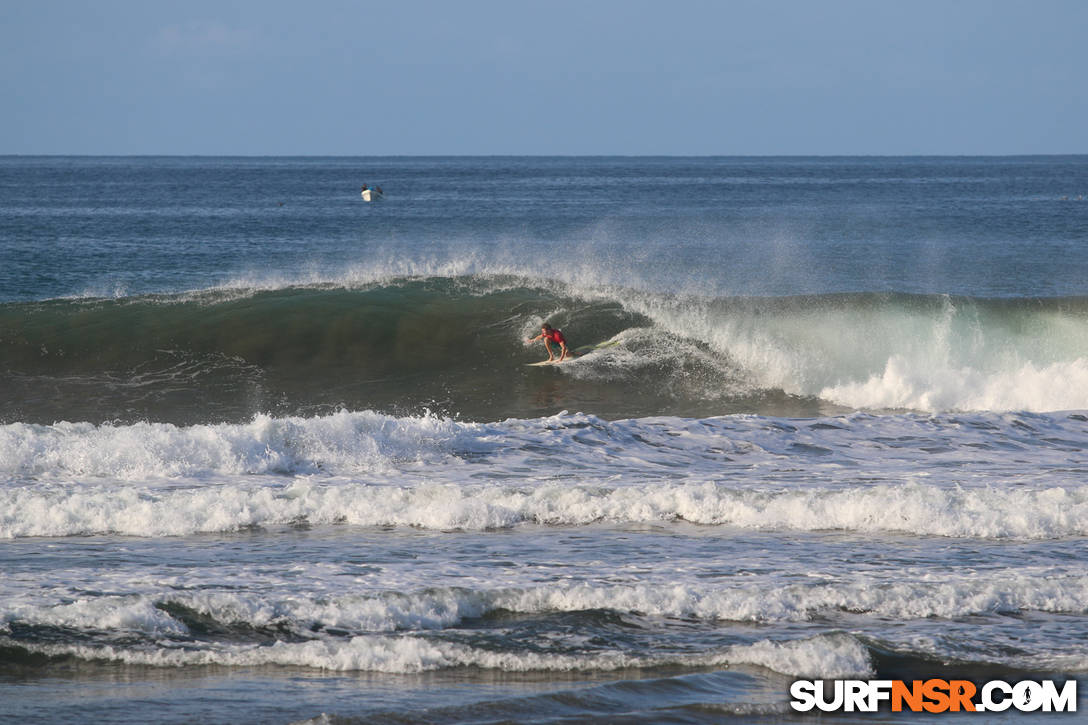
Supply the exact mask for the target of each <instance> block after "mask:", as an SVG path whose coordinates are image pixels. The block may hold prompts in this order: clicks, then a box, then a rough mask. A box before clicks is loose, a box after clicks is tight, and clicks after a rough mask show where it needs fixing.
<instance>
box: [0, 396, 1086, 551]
mask: <svg viewBox="0 0 1088 725" xmlns="http://www.w3.org/2000/svg"><path fill="white" fill-rule="evenodd" d="M1081 418H1082V416H1067V415H1055V416H1034V417H1030V416H1023V415H1020V416H995V415H986V416H976V417H974V418H970V419H966V420H960V419H956V418H947V419H941V418H920V417H914V418H912V417H906V416H896V417H879V416H866V415H854V416H850V417H842V418H834V419H826V420H824V421H815V422H814V421H808V422H802V421H796V422H792V423H791V422H790V421H784V420H779V419H770V418H759V417H754V416H739V417H729V418H717V419H707V420H686V419H678V418H652V419H641V420H630V421H615V422H607V421H603V420H600V419H598V418H595V417H593V416H585V415H575V416H571V415H558V416H554V417H551V418H542V419H536V420H524V421H523V420H510V421H505V422H503V423H494V424H479V423H464V422H457V421H452V420H449V419H444V418H437V417H434V416H422V417H409V418H396V417H392V416H385V415H379V414H376V413H372V412H361V413H349V412H341V413H337V414H333V415H329V416H322V417H317V418H307V419H303V418H284V419H275V418H270V417H267V416H260V417H258V418H256V419H255V420H254V421H252V422H251V423H247V424H241V425H229V424H221V425H215V426H192V427H188V428H183V427H176V426H172V425H165V424H146V423H141V424H136V425H131V426H113V425H103V426H94V425H90V424H85V423H80V424H70V423H59V424H56V425H54V426H33V425H25V424H13V425H7V426H0V474H2V475H3V477H4V479H5V480H6V481H7V485H4V486H3V487H0V537H6V538H11V537H23V536H69V535H80V534H93V533H107V532H113V533H122V534H129V535H137V536H168V535H183V534H190V533H195V532H207V531H233V530H238V529H242V528H247V527H252V526H268V525H278V524H286V523H294V522H299V521H307V522H309V523H312V524H334V523H347V524H355V525H360V526H384V525H400V526H417V527H422V528H427V529H439V530H445V529H466V530H486V529H493V528H504V527H511V526H517V525H520V524H548V525H562V526H578V525H585V524H589V523H593V522H597V521H607V522H620V523H624V522H630V523H635V522H669V521H675V520H684V521H689V522H693V523H698V524H704V525H710V526H736V527H745V528H752V529H793V530H802V531H813V530H826V529H837V530H845V531H895V532H906V533H912V534H924V535H940V536H967V537H983V538H1005V537H1019V538H1053V537H1064V536H1081V535H1084V534H1085V533H1088V523H1086V522H1088V486H1086V485H1085V484H1083V483H1082V476H1080V475H1079V474H1078V472H1080V471H1083V470H1086V469H1088V455H1086V451H1088V443H1086V440H1088V426H1086V425H1085V423H1084V422H1083V420H1081ZM1025 456H1030V458H1031V460H1032V461H1033V466H1032V467H1031V468H1029V469H1027V470H1025V469H1024V466H1023V464H1022V461H1023V459H1024V457H1025Z"/></svg>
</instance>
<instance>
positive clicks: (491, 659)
mask: <svg viewBox="0 0 1088 725" xmlns="http://www.w3.org/2000/svg"><path fill="white" fill-rule="evenodd" d="M20 646H25V647H27V648H28V649H29V650H31V651H33V652H37V653H40V654H45V655H49V656H65V655H67V656H75V657H79V658H81V659H86V660H109V661H113V662H121V663H124V664H128V665H145V666H153V667H186V666H198V665H220V666H229V667H255V666H261V665H281V666H294V667H307V668H314V669H320V670H333V671H339V672H345V671H368V672H388V673H416V672H427V671H434V670H441V669H448V668H454V667H478V668H481V669H485V670H499V671H503V672H541V671H543V672H570V671H579V670H584V671H612V670H619V669H629V668H645V667H663V666H668V665H681V666H687V667H724V666H729V665H756V666H759V667H766V668H767V669H770V670H774V671H776V672H780V673H782V674H785V675H791V676H795V677H800V676H806V677H829V678H830V677H848V676H866V675H869V674H871V673H872V666H871V663H870V661H869V654H868V651H867V650H866V648H865V646H864V645H862V644H861V643H860V642H858V641H857V640H855V639H854V638H852V637H850V636H848V635H825V636H817V637H813V638H810V639H803V640H793V641H782V642H772V641H760V642H757V643H754V644H751V645H736V646H733V647H727V648H725V649H722V650H719V651H711V652H707V653H702V654H697V655H688V654H676V655H667V654H663V655H656V656H635V655H630V654H627V653H624V652H621V651H610V652H601V653H593V654H576V655H571V654H547V653H539V652H526V651H508V652H501V651H491V650H484V649H479V648H474V647H470V646H467V645H463V644H458V643H453V642H446V641H442V640H436V639H428V638H424V637H420V636H414V635H405V636H389V635H370V636H357V637H351V638H319V639H313V640H310V641H307V642H284V641H277V642H275V643H273V644H271V645H238V644H225V643H201V644H200V645H199V646H194V645H191V644H190V645H188V646H185V647H180V646H179V647H159V648H157V649H154V650H149V649H141V648H135V647H131V648H130V647H121V646H114V645H71V644H56V645H54V644H37V643H35V644H29V643H28V644H23V643H20Z"/></svg>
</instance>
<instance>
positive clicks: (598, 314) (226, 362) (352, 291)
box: [0, 157, 1088, 723]
mask: <svg viewBox="0 0 1088 725" xmlns="http://www.w3.org/2000/svg"><path fill="white" fill-rule="evenodd" d="M360 177H363V178H364V180H367V181H370V182H372V183H375V182H377V183H381V185H382V186H383V188H384V189H385V190H386V198H385V199H384V200H383V201H382V202H380V203H372V204H365V203H362V202H361V201H360V200H359V199H358V192H357V189H358V185H359V182H358V179H359V178H360ZM450 178H457V179H459V180H460V181H461V182H462V183H459V184H458V188H459V189H462V191H461V192H460V193H457V194H454V193H452V192H451V190H450V188H449V185H448V183H447V180H448V179H450ZM73 179H76V180H77V181H78V182H79V183H77V184H74V185H73V184H72V183H71V181H72V180H73ZM651 184H652V185H653V186H654V188H656V189H658V190H659V191H658V193H657V194H655V195H654V197H653V198H645V197H637V196H635V195H632V193H631V189H633V188H644V187H646V186H648V185H651ZM1080 188H1088V160H1086V159H1085V158H1083V157H1039V158H1036V157H1033V158H956V159H951V158H934V159H924V158H872V159H867V158H838V159H837V158H819V159H805V158H797V159H719V158H706V159H608V158H486V159H475V158H463V159H441V158H435V159H423V158H406V159H396V158H386V159H348V158H344V159H336V158H325V159H261V158H246V159H229V158H205V159H200V158H196V159H174V158H154V159H152V158H146V159H144V158H124V159H117V158H62V157H54V158H26V157H19V158H0V258H2V259H3V261H4V263H3V264H2V265H0V703H3V705H2V706H0V715H2V716H7V717H10V718H11V719H12V720H13V721H23V720H33V721H36V722H57V723H59V722H70V721H73V720H79V719H81V718H91V719H94V720H95V721H96V722H131V721H133V720H140V719H148V718H149V717H150V718H151V719H154V720H155V721H159V722H179V723H181V722H192V721H193V720H195V719H201V720H204V721H207V722H224V723H226V722H232V723H236V722H254V723H257V722H261V723H265V722H283V723H289V722H291V723H293V722H315V723H325V722H335V723H353V722H368V723H369V722H435V723H438V722H443V723H444V722H449V723H461V722H496V721H512V722H521V721H527V720H530V719H531V720H532V721H535V722H571V721H577V722H617V721H619V722H646V723H658V722H685V723H688V722H723V721H726V722H753V721H767V720H773V721H778V722H793V721H808V720H806V718H805V717H803V716H802V715H800V714H798V713H793V712H792V711H791V710H790V709H789V707H788V704H787V702H788V691H789V686H790V683H791V682H793V680H795V679H797V678H851V677H862V678H872V679H908V680H909V679H928V678H931V677H942V678H946V679H950V678H964V679H971V680H973V681H976V682H982V681H986V680H990V679H1004V680H1007V681H1017V680H1022V679H1036V680H1037V679H1045V678H1052V679H1058V680H1065V679H1069V678H1076V679H1081V680H1082V687H1081V691H1082V692H1083V691H1084V690H1085V688H1084V687H1083V677H1084V673H1085V672H1086V671H1088V646H1086V645H1085V641H1084V636H1083V632H1084V627H1085V625H1086V620H1085V613H1086V612H1088V568H1086V567H1085V565H1084V561H1085V560H1086V554H1088V550H1086V546H1085V543H1086V541H1088V538H1086V537H1088V287H1086V286H1085V280H1086V279H1088V274H1086V273H1088V243H1086V242H1088V231H1086V230H1088V203H1078V202H1076V201H1070V198H1071V197H1072V198H1073V199H1075V198H1076V197H1075V194H1074V192H1076V190H1077V189H1080ZM544 322H549V323H550V324H553V325H555V326H557V327H560V328H561V329H562V330H563V331H564V334H565V335H566V336H567V338H568V339H570V340H571V341H572V345H573V346H575V347H577V346H580V345H588V344H597V343H602V342H607V343H609V344H608V346H606V347H602V348H600V349H597V350H594V351H592V352H589V353H588V354H586V355H584V356H581V357H578V358H576V359H574V360H573V361H571V362H569V363H566V364H564V365H563V366H561V367H553V368H549V367H544V368H533V367H528V363H530V362H534V361H536V360H539V359H541V358H543V357H544V356H545V352H544V350H543V348H542V347H541V345H540V343H535V344H530V343H528V342H527V340H528V339H529V338H531V337H532V336H533V335H535V334H537V333H538V332H539V329H540V325H541V324H542V323H544ZM1084 705H1085V703H1084V702H1081V707H1082V708H1083V707H1084ZM148 713H151V715H149V714H148ZM889 716H890V715H889ZM896 719H897V720H903V721H914V720H921V719H923V718H922V717H919V716H913V717H912V716H909V715H896ZM946 719H949V720H950V721H953V722H955V721H957V716H954V715H953V716H947V718H946ZM959 719H964V720H970V719H971V718H970V717H969V716H959ZM1023 719H1028V720H1030V719H1032V717H1031V716H1025V715H1023V714H1019V713H1015V712H1006V713H1004V714H1002V715H999V716H998V721H1007V722H1013V721H1016V722H1019V721H1020V720H1023ZM841 720H842V721H848V720H849V721H851V722H853V721H854V720H851V719H850V718H849V717H847V716H843V717H842V718H841ZM838 721H840V719H838V718H836V717H835V716H828V715H824V716H823V717H822V719H821V722H838Z"/></svg>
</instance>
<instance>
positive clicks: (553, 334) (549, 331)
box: [529, 322, 570, 362]
mask: <svg viewBox="0 0 1088 725" xmlns="http://www.w3.org/2000/svg"><path fill="white" fill-rule="evenodd" d="M541 338H543V339H544V349H545V350H547V351H548V362H552V361H553V360H555V354H554V353H553V352H552V346H551V344H550V343H555V344H556V345H558V346H559V362H563V361H564V360H566V359H567V356H568V355H570V353H569V351H568V350H567V338H565V337H563V333H562V332H561V331H560V330H557V329H555V328H554V327H552V326H551V325H549V324H548V323H547V322H545V323H544V324H543V325H541V326H540V334H539V335H537V336H536V337H534V338H533V339H531V340H529V342H536V341H537V340H539V339H541Z"/></svg>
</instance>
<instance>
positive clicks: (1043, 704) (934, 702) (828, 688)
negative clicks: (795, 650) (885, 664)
mask: <svg viewBox="0 0 1088 725" xmlns="http://www.w3.org/2000/svg"><path fill="white" fill-rule="evenodd" d="M790 697H791V698H793V699H791V700H790V707H792V708H793V709H794V710H796V711H798V712H809V711H810V710H812V709H817V710H821V711H823V712H877V711H878V710H880V709H881V708H882V707H890V709H891V711H892V712H903V711H907V712H1004V711H1005V710H1008V709H1010V708H1012V709H1014V710H1018V711H1020V712H1076V711H1077V681H1076V680H1067V681H1066V682H1063V683H1061V684H1058V683H1056V682H1055V681H1053V680H1040V681H1035V680H1023V681H1020V682H1016V683H1009V682H1004V681H1002V680H991V681H989V682H986V683H983V684H982V686H981V687H980V686H977V685H975V683H973V682H971V681H969V680H939V679H929V680H911V681H909V682H908V681H906V680H797V681H796V682H794V683H793V685H791V686H790Z"/></svg>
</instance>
